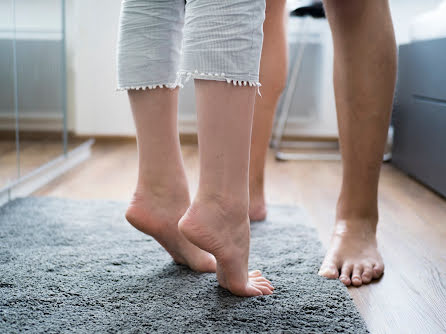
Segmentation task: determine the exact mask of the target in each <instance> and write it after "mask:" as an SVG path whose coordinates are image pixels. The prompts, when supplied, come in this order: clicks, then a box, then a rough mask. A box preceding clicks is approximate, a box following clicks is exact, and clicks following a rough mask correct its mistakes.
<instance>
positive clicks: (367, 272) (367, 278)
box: [361, 264, 373, 284]
mask: <svg viewBox="0 0 446 334" xmlns="http://www.w3.org/2000/svg"><path fill="white" fill-rule="evenodd" d="M372 279H373V267H372V265H371V264H365V265H364V271H363V273H362V275H361V280H362V283H364V284H368V283H370V282H371V281H372Z"/></svg>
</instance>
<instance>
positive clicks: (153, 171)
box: [126, 89, 216, 272]
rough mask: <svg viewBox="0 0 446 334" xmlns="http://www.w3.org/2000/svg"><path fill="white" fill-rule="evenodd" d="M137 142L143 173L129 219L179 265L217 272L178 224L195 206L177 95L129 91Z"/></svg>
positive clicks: (211, 260) (211, 259)
mask: <svg viewBox="0 0 446 334" xmlns="http://www.w3.org/2000/svg"><path fill="white" fill-rule="evenodd" d="M129 98H130V103H131V107H132V111H133V117H134V121H135V125H136V134H137V140H138V157H139V172H138V181H137V186H136V190H135V194H134V196H133V199H132V201H131V203H130V206H129V208H128V209H127V212H126V218H127V220H128V221H129V222H130V224H132V225H133V226H134V227H135V228H137V229H138V230H140V231H141V232H144V233H146V234H148V235H150V236H152V237H153V238H155V239H156V240H157V241H158V242H159V243H160V244H161V245H162V246H163V247H164V248H165V249H166V250H167V251H168V252H169V254H170V255H171V256H172V258H173V259H174V261H175V262H177V263H179V264H183V265H186V266H189V267H190V268H191V269H192V270H195V271H199V272H215V270H216V262H215V258H214V257H213V256H212V255H211V254H209V253H207V252H205V251H203V250H201V249H200V248H198V247H197V246H194V245H193V244H192V243H190V242H189V241H188V240H187V239H186V238H185V237H184V236H183V235H182V234H181V233H180V232H179V231H178V221H179V220H180V218H181V216H182V215H183V214H184V213H185V212H186V210H187V208H188V207H189V204H190V198H189V190H188V186H187V180H186V174H185V172H184V166H183V160H182V157H181V151H180V142H179V139H178V129H177V104H178V89H175V90H170V89H153V90H145V91H137V90H136V91H135V90H130V91H129Z"/></svg>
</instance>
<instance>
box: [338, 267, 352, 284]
mask: <svg viewBox="0 0 446 334" xmlns="http://www.w3.org/2000/svg"><path fill="white" fill-rule="evenodd" d="M352 271H353V264H351V263H344V264H343V265H342V269H341V276H339V280H340V281H341V282H342V283H344V284H345V285H346V286H349V285H350V284H352V280H351V279H350V277H351V275H352Z"/></svg>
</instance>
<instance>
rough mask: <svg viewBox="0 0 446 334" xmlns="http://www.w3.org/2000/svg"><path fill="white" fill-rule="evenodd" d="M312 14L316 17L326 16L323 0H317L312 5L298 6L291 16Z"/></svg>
mask: <svg viewBox="0 0 446 334" xmlns="http://www.w3.org/2000/svg"><path fill="white" fill-rule="evenodd" d="M307 15H308V16H312V17H314V18H324V17H325V11H324V5H323V4H322V2H316V3H314V4H312V5H310V6H303V7H299V8H296V9H295V10H293V11H292V12H291V16H307Z"/></svg>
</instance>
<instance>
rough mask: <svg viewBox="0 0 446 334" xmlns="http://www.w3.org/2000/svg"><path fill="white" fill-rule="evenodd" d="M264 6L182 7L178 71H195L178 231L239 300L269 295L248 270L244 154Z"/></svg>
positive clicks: (251, 0) (199, 3) (224, 1)
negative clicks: (192, 186)
mask: <svg viewBox="0 0 446 334" xmlns="http://www.w3.org/2000/svg"><path fill="white" fill-rule="evenodd" d="M264 5H265V3H264V0H237V1H234V0H220V1H218V2H215V1H204V0H195V1H194V0H189V1H188V3H187V6H186V26H185V39H184V40H185V44H184V49H185V51H184V55H185V58H184V65H183V66H184V72H186V75H187V73H189V75H192V73H195V71H197V73H196V74H194V75H193V76H194V78H195V79H196V80H195V88H196V99H197V114H198V144H199V155H200V179H199V186H198V192H197V195H196V197H195V199H194V201H193V203H192V205H191V207H190V208H189V209H188V211H187V213H186V215H185V216H184V217H183V218H182V219H181V221H180V223H179V228H180V231H182V232H183V233H184V235H185V236H186V237H187V238H188V239H189V240H190V241H191V242H192V243H194V244H195V245H197V246H198V247H200V248H201V249H204V250H206V251H208V252H210V253H212V254H213V255H214V256H215V258H216V259H217V279H218V282H219V283H220V285H221V286H222V287H224V288H226V289H228V290H230V291H231V292H232V293H234V294H236V295H239V296H257V295H262V294H265V295H267V294H271V293H272V290H273V287H272V286H271V283H270V282H269V281H268V280H266V279H265V278H263V277H261V274H260V272H258V271H255V272H252V273H251V274H249V273H248V257H249V238H250V224H249V217H248V206H249V185H248V181H249V150H250V141H251V128H252V115H253V111H254V101H255V94H256V87H253V86H251V85H253V84H255V83H256V82H257V81H258V71H259V61H260V53H261V46H262V23H263V19H264V12H265V7H264ZM199 36H201V37H202V38H200V39H197V37H199ZM200 79H202V80H200ZM218 80H223V81H218ZM226 80H227V81H228V82H226ZM249 84H251V85H249Z"/></svg>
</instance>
